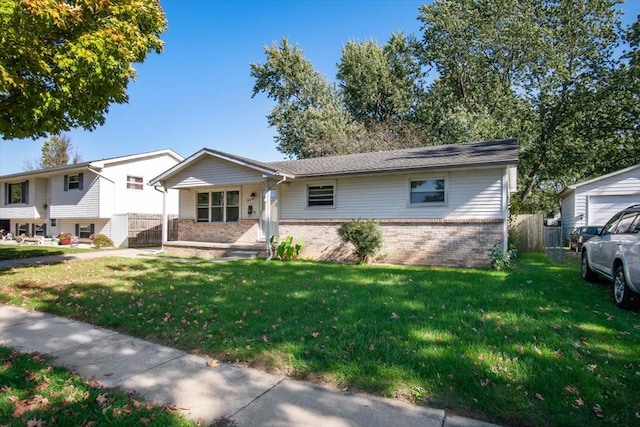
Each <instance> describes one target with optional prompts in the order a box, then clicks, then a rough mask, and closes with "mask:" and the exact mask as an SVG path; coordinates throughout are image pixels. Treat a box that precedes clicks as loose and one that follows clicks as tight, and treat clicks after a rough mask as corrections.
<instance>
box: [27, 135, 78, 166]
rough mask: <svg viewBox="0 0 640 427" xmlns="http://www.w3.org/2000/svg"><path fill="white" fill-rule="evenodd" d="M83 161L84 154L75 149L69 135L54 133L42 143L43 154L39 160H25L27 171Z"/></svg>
mask: <svg viewBox="0 0 640 427" xmlns="http://www.w3.org/2000/svg"><path fill="white" fill-rule="evenodd" d="M81 161H82V156H81V155H80V154H79V153H78V152H77V151H76V150H75V149H74V146H73V144H72V143H71V139H70V138H69V137H68V136H67V135H54V136H52V137H51V138H50V139H48V140H46V141H45V142H44V143H43V144H42V156H41V157H40V159H39V160H35V161H30V160H27V161H25V162H24V165H23V169H24V170H25V171H29V170H36V169H46V168H53V167H56V166H64V165H67V164H69V162H71V163H72V164H76V163H79V162H81Z"/></svg>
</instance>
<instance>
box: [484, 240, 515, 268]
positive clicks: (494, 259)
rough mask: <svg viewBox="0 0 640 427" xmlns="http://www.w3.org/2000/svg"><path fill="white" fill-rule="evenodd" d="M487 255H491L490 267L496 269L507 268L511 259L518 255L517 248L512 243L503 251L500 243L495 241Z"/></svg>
mask: <svg viewBox="0 0 640 427" xmlns="http://www.w3.org/2000/svg"><path fill="white" fill-rule="evenodd" d="M489 256H490V257H491V268H492V269H494V270H496V271H502V270H506V269H508V268H509V266H510V265H511V260H512V259H514V258H516V257H517V256H518V250H517V249H516V247H515V246H514V245H513V244H510V245H509V249H508V250H506V251H503V250H502V245H501V244H499V243H496V244H495V245H493V248H491V251H490V252H489Z"/></svg>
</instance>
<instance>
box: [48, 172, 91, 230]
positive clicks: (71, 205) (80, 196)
mask: <svg viewBox="0 0 640 427" xmlns="http://www.w3.org/2000/svg"><path fill="white" fill-rule="evenodd" d="M82 173H83V189H82V190H69V191H64V175H56V176H52V177H51V210H50V215H51V218H58V219H60V218H97V217H98V216H99V215H100V179H99V177H98V175H96V174H95V173H93V172H90V171H89V170H84V171H83V172H82ZM74 174H75V172H74Z"/></svg>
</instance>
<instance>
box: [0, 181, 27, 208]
mask: <svg viewBox="0 0 640 427" xmlns="http://www.w3.org/2000/svg"><path fill="white" fill-rule="evenodd" d="M4 192H5V195H4V196H5V200H4V201H5V204H6V205H12V204H17V203H29V181H22V182H14V183H11V184H9V183H6V184H4Z"/></svg>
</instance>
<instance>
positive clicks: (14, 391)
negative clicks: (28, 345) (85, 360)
mask: <svg viewBox="0 0 640 427" xmlns="http://www.w3.org/2000/svg"><path fill="white" fill-rule="evenodd" d="M0 384H2V387H1V388H0V424H1V425H6V426H27V425H29V426H41V425H42V426H51V425H63V426H81V425H82V426H84V425H117V426H141V425H148V426H151V425H155V426H194V425H195V423H193V422H191V421H188V420H187V419H186V418H184V417H182V416H180V415H178V414H177V413H175V412H174V410H173V409H172V408H166V407H158V406H154V405H151V404H148V403H146V402H144V400H142V399H141V398H139V397H136V396H128V395H125V394H124V393H121V392H118V391H115V390H104V389H102V388H100V387H97V386H96V385H92V384H89V383H87V382H85V381H84V380H83V379H82V378H80V377H78V376H76V375H73V374H70V373H69V372H67V371H65V370H64V369H59V368H53V367H51V366H50V365H48V364H47V363H45V362H44V361H43V360H42V359H41V358H40V356H38V355H37V354H35V355H31V356H27V355H22V354H18V353H16V352H14V351H12V350H11V349H9V348H6V347H2V346H0Z"/></svg>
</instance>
